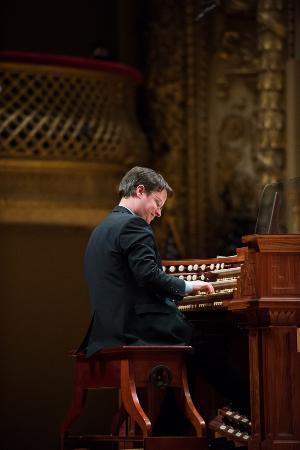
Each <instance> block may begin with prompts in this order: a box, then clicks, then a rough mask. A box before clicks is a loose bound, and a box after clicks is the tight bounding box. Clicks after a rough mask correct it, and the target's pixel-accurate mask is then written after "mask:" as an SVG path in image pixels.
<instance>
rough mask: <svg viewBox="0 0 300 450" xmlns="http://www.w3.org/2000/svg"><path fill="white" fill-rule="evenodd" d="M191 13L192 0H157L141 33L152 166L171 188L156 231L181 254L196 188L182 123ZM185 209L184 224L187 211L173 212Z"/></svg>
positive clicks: (188, 83)
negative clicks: (145, 48) (161, 223)
mask: <svg viewBox="0 0 300 450" xmlns="http://www.w3.org/2000/svg"><path fill="white" fill-rule="evenodd" d="M195 16H196V13H195V10H194V2H193V1H192V0H187V1H186V2H182V3H180V4H178V3H176V2H174V0H165V1H158V0H156V1H154V2H151V10H150V17H149V24H148V28H147V33H146V40H147V46H148V57H147V63H148V64H147V81H146V82H147V106H148V113H149V119H150V120H149V137H150V140H151V150H152V155H153V160H154V164H155V166H156V168H157V169H158V170H160V171H162V172H163V174H164V175H165V176H166V178H167V179H168V181H169V182H170V184H171V185H172V187H173V188H174V191H175V193H176V195H175V197H174V198H173V199H171V200H170V201H168V203H167V207H166V214H165V216H164V221H165V226H163V227H160V229H159V230H157V232H158V233H159V234H158V236H159V239H160V242H163V240H165V239H166V233H165V230H169V231H170V230H171V232H172V234H173V238H174V239H175V240H176V246H177V249H178V250H179V249H182V247H183V244H182V243H184V245H185V251H184V252H185V255H186V254H187V252H188V247H189V242H188V241H189V240H191V239H195V238H196V237H195V234H196V233H195V229H196V224H195V221H194V219H193V217H194V214H195V213H196V212H195V211H194V202H193V198H194V196H195V193H193V191H192V189H191V187H189V188H188V191H187V185H189V182H188V179H189V178H191V179H193V177H196V176H197V168H196V164H195V163H196V161H195V160H194V159H193V156H192V157H190V152H192V151H193V143H192V142H191V139H190V137H191V133H194V131H195V128H194V125H193V124H191V123H190V124H189V126H190V128H189V126H188V125H187V115H189V114H191V113H192V112H193V111H194V105H195V103H194V91H195V86H194V76H195V75H194V73H191V67H192V66H193V64H194V58H195V57H194V54H193V45H194V36H193V29H194V27H195V24H194V18H195ZM183 68H184V70H183ZM189 117H190V116H189ZM191 120H193V118H191ZM191 128H192V131H191ZM189 130H190V131H189ZM191 159H192V161H191ZM191 163H192V164H191ZM191 166H192V167H191ZM190 169H191V171H190ZM187 173H188V174H189V175H188V176H187ZM187 208H188V209H189V214H188V216H189V220H190V223H187V215H186V214H178V211H185V210H186V209H187ZM198 220H199V217H197V218H196V223H197V225H199V221H198ZM191 222H192V224H191ZM193 224H194V225H193ZM192 226H193V227H194V228H193V229H191V227H192ZM172 230H173V231H172ZM187 230H188V233H186V231H187ZM176 236H180V237H181V238H178V237H177V238H176ZM183 237H185V238H184V239H183ZM166 256H168V255H166Z"/></svg>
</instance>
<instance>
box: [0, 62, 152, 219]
mask: <svg viewBox="0 0 300 450" xmlns="http://www.w3.org/2000/svg"><path fill="white" fill-rule="evenodd" d="M0 77H1V86H2V92H1V100H0V135H1V143H0V158H1V159H0V192H1V194H0V222H5V223H43V224H64V225H76V226H78V225H80V226H88V227H92V226H94V225H95V224H96V223H98V222H99V221H100V220H101V219H102V218H103V217H104V216H105V215H106V214H107V212H108V211H110V210H111V208H112V207H113V206H114V204H115V202H117V201H118V198H117V191H116V188H117V186H118V183H119V181H120V177H121V176H122V175H123V174H124V172H125V171H126V170H127V169H128V167H130V166H132V165H134V164H139V165H142V164H143V163H144V162H145V161H146V159H147V146H146V140H145V138H144V136H143V134H142V132H141V130H140V128H139V126H138V123H137V119H136V115H135V95H136V85H135V83H134V82H133V80H131V79H129V78H127V77H125V76H124V77H123V76H122V75H121V74H117V73H108V72H104V71H103V72H101V71H95V70H87V69H86V70H83V69H80V70H79V69H74V68H66V67H58V66H49V65H47V66H43V65H34V64H27V65H24V64H17V63H14V64H13V63H1V64H0Z"/></svg>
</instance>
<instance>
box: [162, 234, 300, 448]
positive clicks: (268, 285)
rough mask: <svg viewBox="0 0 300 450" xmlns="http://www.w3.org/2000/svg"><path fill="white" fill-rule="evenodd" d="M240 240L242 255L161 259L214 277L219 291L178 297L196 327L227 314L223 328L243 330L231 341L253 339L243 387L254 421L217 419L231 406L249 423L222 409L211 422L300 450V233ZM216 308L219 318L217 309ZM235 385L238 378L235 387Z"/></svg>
mask: <svg viewBox="0 0 300 450" xmlns="http://www.w3.org/2000/svg"><path fill="white" fill-rule="evenodd" d="M242 242H243V243H244V244H246V246H245V247H242V248H240V249H238V251H237V256H234V257H224V258H223V257H221V258H215V259H209V260H187V261H164V262H163V264H164V270H166V271H167V272H168V273H170V274H173V275H175V276H180V277H182V278H184V279H187V280H192V279H196V278H201V279H205V280H209V281H211V282H212V283H213V285H214V287H215V294H213V295H205V294H203V295H198V296H190V297H185V299H184V300H183V301H182V302H180V303H178V307H179V309H180V310H181V311H183V312H184V313H185V314H186V316H187V317H188V318H189V319H190V320H191V321H192V322H194V324H195V328H196V331H197V328H199V329H200V331H201V328H202V326H204V328H206V330H209V329H210V327H215V326H216V324H217V326H219V324H220V323H221V322H222V320H223V319H225V318H226V320H228V318H229V322H230V323H231V326H230V327H227V328H226V327H223V332H225V333H226V330H229V332H231V333H232V330H234V327H235V328H236V329H238V328H239V326H241V335H240V337H237V336H239V335H238V334H237V335H235V334H234V333H233V334H232V342H233V343H235V344H236V343H237V342H236V341H240V343H241V341H242V340H243V336H246V341H248V344H246V345H247V347H248V348H247V347H246V349H244V350H245V352H244V353H246V354H247V356H246V359H247V360H248V361H247V363H246V364H244V368H245V367H246V370H248V375H249V392H245V393H244V394H245V398H246V399H247V398H248V399H249V407H250V408H249V409H250V411H249V413H250V415H251V419H250V420H251V423H250V422H249V423H247V424H246V425H247V426H246V427H244V428H243V429H242V431H240V430H236V429H235V428H234V424H233V423H232V424H231V425H230V422H228V421H227V422H225V425H224V422H223V421H222V420H219V421H218V418H222V415H224V416H226V413H227V414H229V415H232V414H233V415H235V417H237V418H240V419H241V420H242V422H243V421H244V425H245V422H247V420H248V419H246V418H245V417H244V416H242V414H240V413H234V411H230V412H228V410H227V411H226V409H225V410H224V409H220V410H219V411H218V412H219V414H218V415H217V416H216V417H215V419H214V420H210V427H211V428H213V429H214V430H215V431H218V434H219V435H223V436H227V438H230V439H231V440H233V441H235V444H236V445H244V446H248V448H249V449H250V450H260V449H261V450H271V449H272V450H275V449H276V450H300V235H299V234H274V235H270V234H265V235H263V234H261V235H258V234H255V235H249V236H244V237H243V238H242ZM219 314H221V318H219V319H218V320H217V321H216V320H215V318H214V316H218V315H219ZM222 314H223V316H222ZM203 315H204V316H205V318H204V319H203V317H202V316H203ZM243 330H244V332H243ZM243 333H244V334H243ZM200 334H201V333H200ZM196 336H197V332H196ZM223 338H224V336H221V337H220V339H222V340H223ZM240 338H241V339H240ZM209 339H210V338H209V336H208V338H207V344H208V346H209ZM209 353H211V350H210V349H209V350H208V354H209ZM234 354H235V356H236V357H237V358H239V356H238V355H237V353H235V352H233V355H234ZM223 356H224V355H223ZM231 356H232V355H231ZM242 356H243V355H242ZM244 356H245V355H244ZM204 358H205V356H204ZM219 377H222V373H219ZM213 382H214V381H212V383H213ZM246 386H247V385H246ZM237 387H238V386H237V384H236V383H235V382H234V383H233V388H232V393H233V394H234V391H235V389H236V388H237ZM243 389H245V390H247V387H244V386H243ZM196 392H197V391H196ZM199 392H200V395H201V390H199ZM196 395H197V394H196ZM196 403H197V399H196ZM246 403H247V400H246ZM199 404H201V400H199ZM220 406H221V405H220ZM246 406H247V405H246ZM202 410H203V406H202ZM203 412H204V411H203ZM216 413H217V411H216ZM228 423H229V425H228ZM226 424H227V425H226ZM250 427H251V428H250ZM218 428H219V429H218ZM222 428H223V430H222Z"/></svg>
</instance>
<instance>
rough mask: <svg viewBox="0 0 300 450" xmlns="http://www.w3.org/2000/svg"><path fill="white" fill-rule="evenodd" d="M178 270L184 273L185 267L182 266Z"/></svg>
mask: <svg viewBox="0 0 300 450" xmlns="http://www.w3.org/2000/svg"><path fill="white" fill-rule="evenodd" d="M178 270H179V272H183V271H184V266H183V265H182V264H181V265H180V266H179V267H178Z"/></svg>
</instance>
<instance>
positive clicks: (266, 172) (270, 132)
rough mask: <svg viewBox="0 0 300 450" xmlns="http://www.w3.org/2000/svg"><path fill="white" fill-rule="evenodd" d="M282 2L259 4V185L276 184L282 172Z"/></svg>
mask: <svg viewBox="0 0 300 450" xmlns="http://www.w3.org/2000/svg"><path fill="white" fill-rule="evenodd" d="M284 4H285V2H284V1H283V0H259V1H258V10H257V22H258V25H259V27H258V49H259V72H258V91H259V102H258V106H259V110H258V151H257V158H258V169H259V173H260V179H261V184H262V185H265V184H267V183H272V182H275V181H278V179H279V178H281V177H282V174H283V171H284V168H285V145H284V132H285V115H284V107H283V105H284V84H285V79H284V77H285V74H284V70H285V65H284V56H285V41H286V26H285V23H284Z"/></svg>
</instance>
